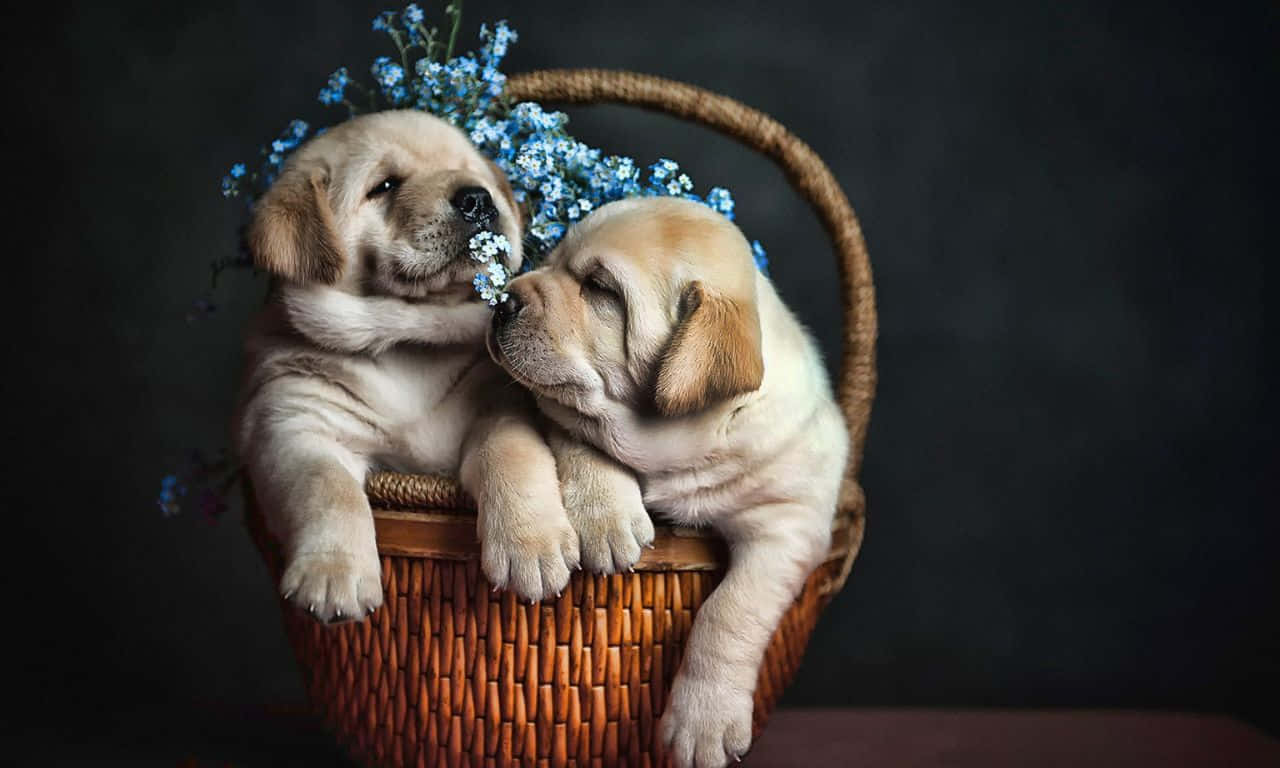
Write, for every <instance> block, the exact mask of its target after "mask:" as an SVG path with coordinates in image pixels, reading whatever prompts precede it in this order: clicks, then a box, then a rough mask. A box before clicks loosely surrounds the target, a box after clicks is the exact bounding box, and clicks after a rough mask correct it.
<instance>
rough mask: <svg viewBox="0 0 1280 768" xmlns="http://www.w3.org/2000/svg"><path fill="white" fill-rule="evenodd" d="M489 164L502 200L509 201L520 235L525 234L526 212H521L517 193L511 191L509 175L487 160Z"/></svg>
mask: <svg viewBox="0 0 1280 768" xmlns="http://www.w3.org/2000/svg"><path fill="white" fill-rule="evenodd" d="M484 161H485V162H486V163H488V164H489V172H490V173H492V174H493V179H494V181H496V182H498V194H500V195H502V199H503V200H506V201H507V205H509V206H511V210H512V211H513V212H514V213H515V215H516V223H517V224H519V225H520V233H521V235H523V234H524V226H525V222H524V211H523V210H521V208H520V205H519V203H517V202H516V195H515V192H512V191H511V182H510V181H509V180H508V179H507V174H505V173H503V171H502V169H501V168H499V167H498V164H497V163H495V162H493V161H492V160H490V159H489V158H487V157H486V158H485V160H484Z"/></svg>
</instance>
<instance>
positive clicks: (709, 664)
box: [487, 198, 848, 768]
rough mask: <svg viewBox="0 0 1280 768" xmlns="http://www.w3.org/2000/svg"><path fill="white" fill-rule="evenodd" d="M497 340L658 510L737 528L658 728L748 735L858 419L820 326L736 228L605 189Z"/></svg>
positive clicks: (555, 414) (700, 762)
mask: <svg viewBox="0 0 1280 768" xmlns="http://www.w3.org/2000/svg"><path fill="white" fill-rule="evenodd" d="M509 291H510V299H509V300H508V301H507V302H506V303H505V304H503V305H501V306H499V307H498V311H497V313H496V314H495V318H494V322H493V325H492V328H491V330H490V333H489V335H488V338H487V341H488V346H489V351H490V354H491V355H493V357H494V359H495V360H497V361H498V362H499V363H500V364H501V365H502V366H503V367H505V368H506V369H507V370H508V371H509V372H510V373H511V374H512V375H513V376H514V377H515V378H516V379H518V380H519V381H520V382H521V383H523V384H525V385H527V386H528V387H529V388H530V389H531V390H532V391H533V392H534V393H535V395H536V396H537V401H538V405H539V407H540V408H541V409H542V410H543V412H544V413H545V414H546V415H547V416H549V417H550V418H551V419H552V420H554V421H555V422H556V423H557V424H558V425H559V426H560V427H561V428H562V429H563V430H564V431H566V432H568V433H569V434H571V435H573V436H575V437H578V438H580V439H582V440H585V441H587V442H590V443H591V444H593V445H595V446H598V447H599V448H600V449H601V450H603V451H604V452H606V453H608V454H609V455H610V456H611V457H613V458H614V459H616V460H617V461H618V462H619V463H620V464H622V465H623V466H625V467H627V468H629V469H631V470H633V471H634V472H635V474H636V476H637V477H638V479H639V484H640V487H641V489H642V490H643V500H644V503H645V504H646V505H647V506H648V507H649V508H650V509H652V510H654V511H657V512H660V513H662V514H664V515H666V516H667V517H668V518H670V519H672V520H674V521H676V522H678V523H682V524H689V525H710V526H712V527H714V528H715V529H716V530H717V531H718V532H719V533H720V534H722V535H723V536H724V538H725V539H726V540H727V541H728V543H729V547H730V551H731V553H732V557H731V563H730V565H729V568H728V571H727V573H726V574H725V576H724V580H723V581H722V582H721V583H720V584H719V586H718V587H717V588H716V589H715V590H714V591H713V592H712V593H711V595H710V596H709V597H708V598H707V600H706V602H704V603H703V605H702V607H701V609H700V610H699V611H698V615H697V619H696V620H695V622H694V625H693V629H692V632H691V635H690V637H689V639H688V644H687V646H686V649H685V656H684V660H683V662H682V664H681V666H680V670H679V673H678V674H677V676H676V679H675V682H674V684H673V685H672V688H671V697H670V699H669V701H668V703H667V708H666V712H665V714H664V716H663V719H662V734H663V738H664V739H665V741H666V744H667V747H668V750H669V751H670V753H671V755H672V757H673V759H674V760H675V763H676V765H678V766H698V768H708V767H709V766H710V767H712V768H714V767H716V766H723V765H725V764H726V763H727V762H728V761H729V760H730V759H732V758H737V757H739V756H741V755H742V754H743V753H744V752H746V750H747V748H748V747H749V746H750V740H751V710H752V698H753V694H754V690H755V685H756V676H757V673H758V670H759V666H760V662H761V658H762V657H763V655H764V651H765V648H766V646H767V645H768V643H769V640H770V638H771V636H772V635H773V632H774V630H775V629H776V628H777V625H778V622H779V620H780V619H781V617H782V614H783V612H784V611H785V610H786V609H787V607H788V605H789V604H790V603H791V602H792V601H793V600H794V599H795V597H796V595H797V594H798V593H799V590H800V589H801V587H802V586H803V584H804V582H805V580H806V578H807V577H808V576H809V574H810V573H811V572H812V571H813V570H814V568H816V567H817V566H818V565H819V564H820V563H821V562H822V560H823V558H824V556H825V555H826V553H827V550H828V548H829V546H830V535H831V534H830V532H831V523H832V518H833V516H834V513H835V510H836V503H837V494H838V491H839V488H840V481H841V476H842V474H843V472H844V468H845V460H846V455H847V453H848V434H847V432H846V429H845V425H844V421H843V419H842V418H841V415H840V411H839V410H838V409H837V408H836V405H835V402H834V401H833V398H832V394H831V388H830V385H829V383H828V380H827V373H826V370H825V368H824V366H823V363H822V360H821V359H820V357H819V354H818V350H817V348H816V347H815V345H814V343H813V341H812V339H810V337H809V335H808V334H807V333H806V332H805V330H804V329H803V328H801V326H800V324H799V323H798V322H797V321H796V319H795V317H794V316H793V315H792V314H791V312H790V311H788V309H787V308H786V307H785V306H784V305H783V303H782V301H781V300H780V299H779V297H778V294H777V293H776V292H775V291H774V288H773V285H772V284H771V283H770V282H769V280H768V279H767V278H766V277H764V276H763V275H762V274H760V272H759V271H757V270H756V268H755V265H754V263H753V261H752V258H751V250H750V247H749V246H748V244H747V241H746V240H745V239H744V238H743V236H742V233H741V232H739V231H738V229H737V228H736V227H734V226H733V224H731V223H730V222H729V221H728V220H727V219H725V218H724V217H723V216H721V215H720V214H718V213H715V212H713V211H712V210H710V209H708V208H706V207H705V206H702V205H699V204H697V203H692V202H688V201H685V200H680V199H674V198H666V199H646V200H627V201H621V202H616V203H610V204H608V205H605V206H602V207H601V208H600V209H599V210H597V211H596V212H595V213H592V214H591V215H590V216H589V217H587V218H586V219H585V220H584V221H583V222H581V223H580V224H578V225H577V226H576V227H575V228H574V229H573V230H571V231H570V233H569V235H568V236H567V237H566V238H565V240H564V242H563V243H561V245H560V246H559V248H558V249H557V250H556V251H555V252H554V253H553V254H552V255H551V256H550V257H549V259H548V261H547V263H546V264H545V265H544V266H543V267H542V268H540V269H538V270H535V271H533V272H530V273H528V274H526V275H523V276H521V277H520V278H518V279H516V280H515V281H513V282H512V283H511V285H510V288H509Z"/></svg>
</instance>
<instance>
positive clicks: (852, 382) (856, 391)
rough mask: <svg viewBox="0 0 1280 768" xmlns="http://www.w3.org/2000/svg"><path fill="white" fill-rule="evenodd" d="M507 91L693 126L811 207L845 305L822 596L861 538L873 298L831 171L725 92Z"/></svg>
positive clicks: (581, 86)
mask: <svg viewBox="0 0 1280 768" xmlns="http://www.w3.org/2000/svg"><path fill="white" fill-rule="evenodd" d="M507 94H508V95H509V96H511V97H512V98H514V99H516V100H517V101H543V102H559V103H566V104H600V103H606V102H613V103H618V104H627V105H631V106H637V107H643V108H645V109H651V110H656V111H659V112H665V113H667V114H669V115H673V116H675V117H679V118H682V119H684V120H688V121H690V122H694V123H699V124H701V125H704V126H706V127H708V128H711V129H712V130H715V131H717V132H719V133H721V134H723V135H725V136H728V137H729V138H732V139H735V140H737V141H739V142H741V143H742V144H745V145H746V146H748V147H750V148H751V149H754V150H756V151H757V152H759V153H761V154H763V155H765V156H766V157H768V158H769V159H771V160H773V162H774V163H775V164H777V166H778V167H779V168H781V169H782V172H783V173H784V174H786V177H787V180H788V181H790V182H791V186H792V188H793V189H794V190H795V191H796V193H797V194H798V195H799V196H800V197H801V198H803V199H804V200H805V201H806V202H807V203H809V205H810V206H811V207H812V208H813V211H814V213H815V214H817V216H818V219H819V221H821V222H822V226H823V228H824V229H825V230H826V232H827V236H828V237H830V238H831V244H832V246H833V247H834V249H835V256H836V267H837V271H838V273H839V278H840V298H841V301H842V304H843V309H844V316H843V320H844V323H843V329H844V338H843V359H842V361H841V373H840V379H839V382H838V384H837V387H836V394H837V397H838V400H839V403H840V409H841V410H842V411H843V412H844V417H845V422H846V425H847V427H848V429H849V438H850V442H849V463H848V466H847V467H846V470H845V478H844V487H843V488H842V490H841V494H840V512H841V514H843V515H845V516H847V518H848V522H849V524H850V525H851V526H852V528H853V530H852V531H851V533H852V534H854V535H852V536H850V538H849V540H850V542H851V545H850V546H849V551H848V552H847V553H845V555H844V562H843V563H842V564H841V568H840V572H839V575H838V576H837V577H836V578H834V579H833V580H832V581H831V582H830V583H828V584H827V585H825V586H824V588H823V592H824V593H827V594H830V593H833V592H836V591H839V589H840V588H841V587H842V586H844V580H845V578H846V577H847V576H848V574H849V568H850V567H851V566H852V565H853V558H854V557H855V556H856V555H857V552H858V545H859V544H860V543H861V540H862V530H863V515H864V509H865V503H864V497H863V493H862V488H861V486H859V484H858V471H859V470H860V469H861V467H862V451H863V447H864V445H865V444H866V439H867V421H868V418H869V416H870V414H871V401H872V398H873V397H874V396H875V387H876V365H875V341H876V302H875V288H874V286H873V285H872V282H871V262H870V261H869V260H868V258H867V246H866V243H865V242H864V241H863V238H862V228H861V226H859V224H858V217H857V215H856V214H854V212H853V207H852V206H850V205H849V198H848V197H846V196H845V194H844V190H843V189H841V188H840V184H839V183H838V182H837V181H836V179H835V176H833V175H832V173H831V169H830V168H828V167H827V164H826V163H824V162H823V161H822V158H820V157H818V154H817V153H816V152H814V151H813V150H812V149H811V148H810V147H809V145H807V144H805V143H804V142H803V141H801V140H800V139H798V138H796V136H795V135H793V134H792V133H791V132H790V131H788V130H787V129H786V128H785V127H783V125H782V124H781V123H779V122H778V121H777V120H774V119H773V118H771V117H769V116H768V115H766V114H764V113H763V112H760V111H759V110H756V109H752V108H751V107H748V106H746V105H745V104H742V103H740V102H738V101H735V100H734V99H731V98H729V97H727V96H721V95H720V94H718V93H713V92H711V91H708V90H706V89H703V88H698V87H697V86H693V85H688V84H686V83H682V82H679V81H676V80H668V79H666V78H662V77H655V76H653V75H643V74H639V73H635V72H624V71H614V70H605V69H548V70H539V71H534V72H526V73H523V74H519V75H513V76H512V77H511V78H510V79H509V80H508V81H507Z"/></svg>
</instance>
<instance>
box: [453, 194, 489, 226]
mask: <svg viewBox="0 0 1280 768" xmlns="http://www.w3.org/2000/svg"><path fill="white" fill-rule="evenodd" d="M453 207H454V208H457V209H458V213H460V214H462V218H463V219H465V220H467V221H469V222H471V223H472V224H481V225H484V224H488V223H489V222H491V221H493V220H494V218H495V217H496V216H497V215H498V209H497V208H494V207H493V198H492V197H490V196H489V190H487V189H485V188H484V187H463V188H462V189H459V190H458V191H457V192H455V193H454V195H453Z"/></svg>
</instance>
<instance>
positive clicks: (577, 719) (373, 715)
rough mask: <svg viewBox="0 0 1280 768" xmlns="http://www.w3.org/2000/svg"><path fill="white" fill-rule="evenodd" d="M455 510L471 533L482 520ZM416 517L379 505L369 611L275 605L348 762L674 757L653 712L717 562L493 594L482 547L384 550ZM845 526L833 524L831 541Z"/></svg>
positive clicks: (256, 528) (801, 627) (764, 675)
mask: <svg viewBox="0 0 1280 768" xmlns="http://www.w3.org/2000/svg"><path fill="white" fill-rule="evenodd" d="M251 496H252V494H251V493H250V494H247V498H246V502H247V503H248V504H249V514H248V516H247V517H248V520H249V523H250V528H251V531H252V533H253V534H254V538H255V540H256V541H257V543H258V545H259V548H260V551H261V552H262V554H263V557H264V559H265V560H266V562H267V564H268V566H269V568H270V570H271V572H272V576H273V578H278V576H279V569H280V558H279V553H278V550H277V548H276V546H275V543H274V542H273V541H272V540H271V538H270V537H269V536H268V535H267V534H266V533H265V531H264V530H263V528H262V525H261V517H260V515H259V514H258V511H257V510H256V509H255V508H254V506H253V500H252V498H249V497H251ZM446 513H447V514H448V515H449V517H451V518H453V519H454V520H456V521H457V523H458V525H459V526H460V527H469V528H470V529H471V531H472V534H471V536H472V538H473V539H474V525H475V519H474V516H472V515H467V514H462V515H459V514H458V512H457V511H455V510H448V511H446ZM412 516H420V517H421V518H422V519H423V520H430V519H431V513H430V512H427V511H425V510H424V511H420V512H414V513H405V512H403V511H398V512H393V513H391V514H390V515H389V514H388V513H387V512H386V511H383V510H379V511H378V513H377V515H376V517H375V520H376V522H377V523H378V526H379V542H380V546H381V547H382V549H383V554H382V587H383V594H384V602H383V606H382V608H381V609H379V610H378V611H377V613H375V614H374V615H373V616H371V617H368V618H366V619H365V620H364V621H361V622H359V623H348V624H342V625H337V626H325V625H323V624H320V623H319V622H316V621H315V620H314V619H312V618H311V617H309V616H307V615H305V614H304V613H302V612H300V611H298V610H297V609H296V608H294V607H293V606H291V605H289V604H287V603H285V602H284V601H281V608H282V611H283V614H284V624H285V629H286V632H287V634H288V637H289V641H290V644H291V645H292V647H293V651H294V654H295V656H296V657H297V660H298V663H299V666H300V667H301V670H302V676H303V681H304V684H305V686H306V690H307V695H308V698H309V700H310V703H311V706H312V708H313V710H314V711H315V712H316V714H317V715H318V716H319V717H320V718H321V720H322V721H323V722H324V724H325V727H326V728H327V729H328V730H329V731H330V732H331V733H332V734H333V735H334V737H335V738H336V739H337V741H338V742H339V743H340V744H341V745H342V746H343V747H344V748H345V749H346V750H347V751H348V753H349V754H350V755H351V756H352V758H354V759H355V760H356V761H357V762H360V763H361V764H363V765H369V766H396V767H400V766H449V768H456V767H457V766H477V767H479V766H490V767H493V768H501V767H503V766H600V768H611V767H612V766H636V767H639V766H644V767H645V768H650V767H652V768H658V767H659V766H665V765H667V764H668V763H667V761H666V760H665V758H664V756H663V754H662V749H661V744H660V736H659V732H658V721H659V719H660V718H661V716H662V710H663V707H664V705H665V703H666V695H667V691H668V689H669V688H670V685H671V682H672V680H673V678H674V676H675V673H676V670H677V669H678V668H679V664H680V658H681V655H682V652H683V649H684V643H685V640H686V638H687V637H688V634H689V630H690V628H691V627H692V625H693V619H694V615H695V614H696V612H697V610H698V607H699V606H700V605H701V604H702V601H703V600H704V599H705V598H706V597H707V595H709V594H710V593H711V590H712V589H714V588H715V586H716V584H717V583H718V581H719V579H720V575H721V572H720V571H719V570H718V569H711V568H709V567H708V566H709V563H707V562H704V563H702V564H699V563H696V562H695V563H693V564H692V566H689V565H686V566H684V567H685V569H684V570H676V569H675V568H676V567H679V566H672V565H671V564H670V563H667V564H657V565H656V568H657V569H656V570H645V568H646V567H655V565H654V564H650V565H649V566H646V565H645V564H644V563H641V564H640V566H639V567H638V568H637V571H636V572H635V573H626V574H613V575H609V576H603V575H591V574H585V573H582V572H578V573H575V574H574V575H573V577H572V578H571V580H570V582H569V587H568V588H567V589H566V590H565V592H564V594H563V595H562V596H561V597H560V598H559V599H557V600H555V601H554V602H550V601H544V602H541V603H536V604H534V605H528V604H522V603H520V602H518V601H517V600H516V599H515V596H514V595H513V594H512V593H511V592H506V591H503V592H494V591H492V589H491V588H490V587H489V584H488V582H487V581H486V580H485V578H484V575H483V574H482V573H481V572H480V568H479V560H478V558H477V557H476V554H475V553H476V552H477V551H478V549H476V548H473V547H464V548H460V549H459V550H458V551H457V552H456V553H454V554H453V555H451V556H449V557H445V556H422V555H416V554H396V553H389V552H387V551H386V550H388V549H391V550H397V551H403V550H404V549H405V547H404V546H401V545H398V544H397V543H396V542H397V541H404V540H405V537H404V536H403V535H397V534H396V533H390V534H389V533H387V531H388V529H389V528H390V525H389V524H388V521H392V522H393V523H403V522H404V521H406V520H410V519H411V518H412ZM437 517H438V515H437ZM849 533H851V532H849V531H845V532H844V533H843V534H842V533H841V531H837V532H836V537H837V540H847V539H848V534H849ZM410 535H412V532H410ZM659 537H660V539H663V538H665V539H667V540H670V539H671V538H673V534H672V533H670V532H669V531H666V530H664V531H661V532H660V534H659ZM674 538H677V539H679V538H684V537H682V536H674ZM388 540H391V541H390V543H387V542H388ZM849 543H852V542H849ZM476 547H478V543H477V544H476ZM470 550H474V551H470ZM458 555H462V556H464V559H456V558H457V556H458ZM694 559H695V560H697V559H698V558H694ZM841 565H842V557H832V558H831V559H829V560H828V561H827V562H826V563H824V564H823V565H822V566H821V567H820V568H819V569H818V570H817V571H815V572H814V574H813V575H812V576H811V577H810V578H809V580H808V582H807V583H806V584H805V587H804V590H803V592H802V593H801V594H800V596H799V597H798V598H797V599H796V601H795V602H794V603H793V604H792V605H791V607H790V609H789V610H788V611H787V612H786V614H785V615H784V617H783V619H782V622H781V623H780V625H779V626H778V629H777V631H776V632H775V633H774V636H773V640H772V641H771V643H770V645H769V648H768V651H767V652H766V655H765V658H764V663H763V664H762V666H761V669H760V677H759V682H758V684H757V687H756V694H755V708H754V730H755V732H756V735H758V734H759V731H760V729H761V728H762V727H763V726H764V723H765V720H766V719H767V718H768V715H769V713H770V712H771V710H772V709H773V706H774V704H776V703H777V700H778V697H779V696H780V695H781V693H782V691H783V689H784V688H785V687H786V686H787V684H788V683H789V682H790V681H791V678H792V676H793V675H794V674H795V670H796V667H797V666H798V664H799V662H800V658H801V656H802V654H803V653H804V649H805V645H806V644H807V643H808V639H809V635H810V633H811V632H812V631H813V627H814V624H815V623H816V622H817V619H818V615H819V613H820V612H821V609H822V606H823V603H824V602H825V599H824V591H825V590H824V585H825V584H828V583H830V581H831V580H832V579H835V578H837V577H838V575H839V571H840V569H841ZM690 568H692V569H690Z"/></svg>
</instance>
